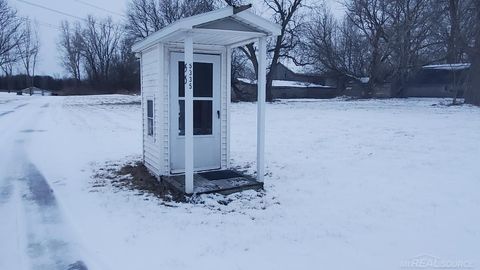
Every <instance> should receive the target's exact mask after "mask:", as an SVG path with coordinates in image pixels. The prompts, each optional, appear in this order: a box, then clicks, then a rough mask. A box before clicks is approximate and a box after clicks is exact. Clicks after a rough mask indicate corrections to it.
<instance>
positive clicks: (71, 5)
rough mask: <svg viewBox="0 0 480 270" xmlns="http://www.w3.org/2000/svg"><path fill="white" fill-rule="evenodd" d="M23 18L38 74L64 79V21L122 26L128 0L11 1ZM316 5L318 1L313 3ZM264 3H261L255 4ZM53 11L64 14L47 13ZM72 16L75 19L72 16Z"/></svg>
mask: <svg viewBox="0 0 480 270" xmlns="http://www.w3.org/2000/svg"><path fill="white" fill-rule="evenodd" d="M8 1H9V3H10V5H11V6H13V7H15V8H16V9H17V10H18V12H19V14H20V15H21V16H28V17H30V18H31V19H32V20H33V21H34V22H36V23H37V25H38V27H37V28H38V32H39V35H40V46H41V48H40V54H39V56H40V58H39V63H38V69H37V71H36V73H37V74H42V75H52V76H57V77H63V76H64V75H65V72H64V70H63V68H62V66H61V65H60V61H59V55H58V52H57V43H58V39H59V30H58V28H59V25H60V22H61V21H62V20H69V21H71V22H74V21H78V20H79V19H77V18H75V17H86V16H87V15H88V14H93V15H95V16H111V17H112V18H113V19H114V20H115V21H118V22H123V19H124V18H123V17H122V16H121V14H125V10H126V6H127V3H128V2H129V0H101V1H100V0H8ZM311 1H312V2H314V1H315V0H311ZM327 1H328V3H329V5H330V7H331V9H332V11H334V12H335V13H336V14H341V13H342V7H341V5H340V4H339V3H338V1H337V0H327ZM252 2H253V3H254V5H255V2H261V1H260V0H253V1H252ZM48 9H53V10H56V11H60V12H62V13H65V14H60V13H58V12H55V11H52V10H48ZM69 15H73V16H75V17H72V16H69Z"/></svg>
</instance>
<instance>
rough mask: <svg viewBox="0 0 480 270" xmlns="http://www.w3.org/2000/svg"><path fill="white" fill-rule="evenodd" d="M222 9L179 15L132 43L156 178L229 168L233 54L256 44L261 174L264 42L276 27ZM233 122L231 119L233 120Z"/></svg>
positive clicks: (260, 164)
mask: <svg viewBox="0 0 480 270" xmlns="http://www.w3.org/2000/svg"><path fill="white" fill-rule="evenodd" d="M249 8H250V6H242V7H231V6H229V7H226V8H222V9H219V10H215V11H211V12H208V13H204V14H200V15H196V16H192V17H188V18H184V19H181V20H179V21H177V22H175V23H172V24H170V25H168V26H167V27H165V28H163V29H162V30H160V31H158V32H155V33H153V34H152V35H150V36H149V37H147V38H145V39H144V40H142V41H140V42H138V43H136V44H135V45H134V46H133V51H134V52H135V53H137V56H138V57H139V58H140V62H141V91H142V108H143V127H144V128H143V159H144V164H145V166H146V167H147V168H148V169H149V170H150V171H151V172H152V173H153V174H155V175H156V176H157V177H160V176H168V175H175V174H184V175H185V177H184V179H185V192H186V193H193V191H194V180H193V179H194V176H193V175H194V172H198V171H206V170H222V169H228V168H229V167H230V164H229V156H230V124H231V123H230V109H229V108H230V94H231V53H232V49H234V48H235V47H239V46H243V45H246V44H248V43H252V42H257V47H258V53H257V57H258V62H259V75H258V77H259V78H258V81H259V84H258V113H257V114H258V117H257V181H263V176H264V142H265V85H266V56H267V52H266V46H267V37H268V36H277V35H279V34H280V27H279V26H278V25H276V24H274V23H272V22H270V21H268V20H266V19H264V18H262V17H260V16H257V15H255V14H254V13H252V12H250V11H249V10H248V9H249ZM233 124H235V123H233Z"/></svg>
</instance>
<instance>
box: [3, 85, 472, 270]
mask: <svg viewBox="0 0 480 270" xmlns="http://www.w3.org/2000/svg"><path fill="white" fill-rule="evenodd" d="M138 101H139V98H138V97H132V96H119V95H112V96H90V97H17V96H15V95H9V94H3V93H0V269H1V270H4V269H5V270H10V269H21V270H22V269H68V267H70V268H71V269H87V268H88V269H101V270H109V269H128V270H129V269H172V270H173V269H209V270H210V269H349V270H350V269H369V270H371V269H382V270H384V269H439V268H441V266H445V265H447V264H448V265H449V268H448V269H480V229H479V228H480V196H479V190H480V178H479V175H480V166H478V161H479V159H480V109H479V108H474V107H470V106H454V107H447V106H432V104H438V103H439V102H440V100H431V99H423V100H422V99H406V100H405V99H404V100H369V101H344V100H318V101H308V100H304V101H288V102H287V101H285V102H280V103H276V104H268V106H267V123H268V124H267V145H266V157H267V171H268V172H269V176H268V177H267V179H266V183H265V185H266V195H265V196H258V194H257V193H255V192H245V193H242V194H236V195H232V196H231V197H229V198H228V199H231V200H232V202H230V203H229V204H227V205H225V203H222V202H219V201H218V199H219V198H218V197H215V196H203V197H202V198H200V201H201V202H203V203H202V204H181V203H179V204H176V203H169V204H168V206H166V205H164V204H162V203H161V202H160V201H159V200H158V199H156V198H152V197H150V196H145V195H140V196H139V195H138V194H137V193H136V192H133V191H128V190H118V189H114V188H112V187H111V186H108V185H107V186H105V187H102V186H100V187H97V186H96V185H94V184H93V180H92V175H93V174H94V171H93V169H94V168H98V167H102V166H104V165H105V162H125V161H128V160H132V159H138V158H139V157H140V154H141V121H140V120H141V119H140V106H139V103H138ZM252 134H255V104H252V103H239V104H233V105H232V159H233V160H232V161H233V163H234V164H235V165H238V166H242V167H248V166H250V167H251V168H254V167H255V166H254V164H252V161H254V160H255V136H252ZM442 269H445V267H443V268H442Z"/></svg>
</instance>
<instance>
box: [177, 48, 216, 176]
mask: <svg viewBox="0 0 480 270" xmlns="http://www.w3.org/2000/svg"><path fill="white" fill-rule="evenodd" d="M184 59H185V58H184V55H183V53H171V55H170V104H171V107H170V170H171V172H172V173H181V172H184V170H185V136H184V134H185V118H184V115H185V114H184V112H185V110H184V108H185V107H184V105H185V94H184V93H185V92H184V88H185V85H184V77H185V76H184V72H183V70H184ZM193 61H194V64H193V83H194V85H193V145H194V146H193V147H194V150H193V151H194V159H193V162H194V169H195V170H196V171H200V170H211V169H219V168H220V166H221V165H220V55H208V54H194V56H193Z"/></svg>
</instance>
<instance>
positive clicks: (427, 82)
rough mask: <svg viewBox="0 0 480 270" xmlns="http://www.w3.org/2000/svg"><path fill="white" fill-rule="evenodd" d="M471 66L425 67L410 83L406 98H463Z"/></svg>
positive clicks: (405, 92)
mask: <svg viewBox="0 0 480 270" xmlns="http://www.w3.org/2000/svg"><path fill="white" fill-rule="evenodd" d="M469 70H470V64H468V63H465V64H442V65H428V66H423V67H422V68H421V69H420V70H419V71H418V72H417V74H415V76H414V77H413V78H412V79H411V80H410V81H409V82H408V85H407V87H406V89H405V91H404V96H406V97H440V98H445V97H451V98H453V97H457V98H461V97H463V93H464V92H465V86H466V82H467V81H468V79H469V76H468V73H469Z"/></svg>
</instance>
